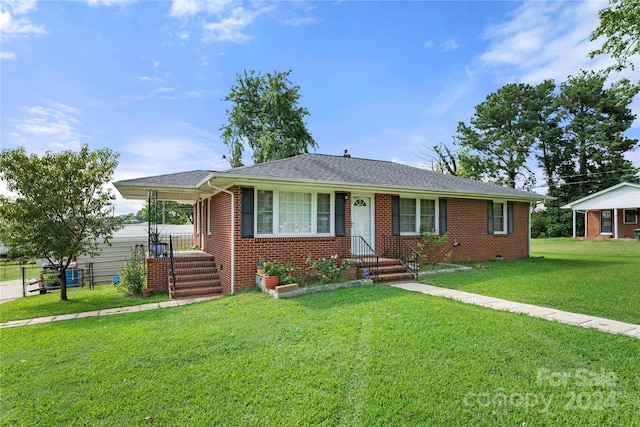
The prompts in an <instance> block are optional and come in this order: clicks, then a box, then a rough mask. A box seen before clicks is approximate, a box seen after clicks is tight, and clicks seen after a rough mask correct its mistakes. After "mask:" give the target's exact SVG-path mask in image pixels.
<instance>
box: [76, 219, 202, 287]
mask: <svg viewBox="0 0 640 427" xmlns="http://www.w3.org/2000/svg"><path fill="white" fill-rule="evenodd" d="M154 229H155V226H154ZM158 232H159V233H160V235H161V238H162V239H163V240H166V241H167V242H168V241H169V235H172V236H173V237H174V249H179V248H180V247H182V246H191V245H192V244H193V225H191V224H187V225H173V224H158ZM147 233H148V225H147V224H146V223H142V224H129V225H125V226H124V228H122V229H121V230H118V231H116V232H115V233H114V234H113V238H112V239H111V246H109V245H106V244H104V243H102V242H101V243H100V247H101V248H102V253H101V254H100V255H99V256H97V257H93V258H92V257H88V256H84V255H80V256H79V257H78V266H79V267H80V268H83V269H84V275H85V277H84V281H85V282H88V281H89V280H90V278H89V277H88V274H89V271H88V269H87V266H88V264H89V263H93V283H97V284H100V283H109V282H111V281H112V280H113V278H114V277H115V276H119V275H120V273H121V271H122V266H123V265H124V263H125V261H126V259H127V258H128V257H129V255H130V254H131V252H130V251H131V247H132V246H135V245H143V247H144V248H145V250H146V249H147V243H148V242H147ZM175 240H178V241H177V242H176V241H175Z"/></svg>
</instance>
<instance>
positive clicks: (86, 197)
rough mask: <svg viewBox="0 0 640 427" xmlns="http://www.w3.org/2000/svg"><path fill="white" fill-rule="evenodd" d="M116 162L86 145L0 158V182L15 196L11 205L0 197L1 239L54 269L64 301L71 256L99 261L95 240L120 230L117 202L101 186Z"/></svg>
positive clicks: (114, 157)
mask: <svg viewBox="0 0 640 427" xmlns="http://www.w3.org/2000/svg"><path fill="white" fill-rule="evenodd" d="M117 159H118V154H117V153H114V152H112V151H111V150H109V149H107V148H104V149H100V150H95V151H90V150H89V148H88V146H87V145H83V146H82V148H80V151H78V152H73V151H63V152H61V153H53V152H47V153H45V155H44V156H42V157H39V156H37V155H35V154H30V155H28V154H27V153H26V151H25V149H24V148H17V149H11V150H5V151H2V153H0V179H3V180H4V181H5V182H6V184H7V188H8V189H9V190H10V191H12V192H14V193H16V194H17V197H16V198H15V199H10V198H7V197H4V196H0V218H1V220H0V236H1V238H0V239H1V240H2V241H4V242H6V243H8V244H10V245H11V246H12V247H14V248H16V249H17V250H19V251H21V252H22V253H24V254H25V255H27V256H35V257H40V258H46V259H47V260H48V261H49V263H50V264H52V265H54V266H55V267H56V269H57V271H58V276H59V278H60V299H61V300H63V301H65V300H67V280H66V269H67V267H68V266H69V264H71V261H72V260H73V258H74V256H76V255H78V254H85V255H90V256H96V255H98V254H99V253H100V248H99V247H98V240H99V239H101V240H103V241H104V242H105V243H109V240H110V239H111V237H112V236H113V232H114V231H116V230H117V229H119V228H120V226H121V225H120V221H119V220H118V219H117V218H115V217H114V216H113V213H112V209H111V201H112V200H113V199H114V198H115V196H114V195H113V193H112V192H111V190H110V189H109V188H106V187H105V186H104V184H105V183H107V182H109V181H110V180H111V176H112V175H113V171H114V170H115V168H116V166H117V164H118V160H117Z"/></svg>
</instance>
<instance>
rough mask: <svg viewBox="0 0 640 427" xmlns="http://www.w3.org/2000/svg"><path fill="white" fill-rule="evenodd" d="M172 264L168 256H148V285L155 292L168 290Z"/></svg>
mask: <svg viewBox="0 0 640 427" xmlns="http://www.w3.org/2000/svg"><path fill="white" fill-rule="evenodd" d="M170 265H171V264H170V261H169V259H168V258H147V286H148V287H150V288H153V289H154V290H155V292H168V290H169V268H170Z"/></svg>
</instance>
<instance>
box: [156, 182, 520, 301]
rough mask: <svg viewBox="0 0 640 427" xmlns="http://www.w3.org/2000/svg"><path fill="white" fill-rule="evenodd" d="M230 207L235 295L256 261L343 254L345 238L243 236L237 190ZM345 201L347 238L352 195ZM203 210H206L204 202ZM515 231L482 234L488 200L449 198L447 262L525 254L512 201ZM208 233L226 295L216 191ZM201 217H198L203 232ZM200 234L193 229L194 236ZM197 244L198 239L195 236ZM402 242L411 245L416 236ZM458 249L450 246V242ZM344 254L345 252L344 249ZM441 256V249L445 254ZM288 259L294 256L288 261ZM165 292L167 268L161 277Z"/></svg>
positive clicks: (384, 223)
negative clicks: (232, 227) (449, 259)
mask: <svg viewBox="0 0 640 427" xmlns="http://www.w3.org/2000/svg"><path fill="white" fill-rule="evenodd" d="M229 190H230V191H231V192H233V194H234V206H235V228H234V234H235V242H236V244H235V291H236V292H238V291H240V290H243V289H246V288H250V287H253V286H255V271H256V262H257V260H258V258H259V257H264V258H265V260H267V261H274V260H278V261H282V262H287V261H292V262H293V264H294V265H295V266H296V267H298V268H301V267H303V266H304V259H303V257H305V256H307V255H308V254H311V256H312V257H313V258H317V257H320V256H330V255H335V254H338V255H341V256H343V255H347V253H346V252H344V251H345V249H347V248H348V247H347V246H345V239H344V238H339V237H297V238H280V237H278V238H242V234H241V227H242V223H241V220H242V206H241V201H242V197H241V196H242V194H241V193H242V189H241V188H240V187H231V188H230V189H229ZM346 197H347V199H346V201H345V228H346V235H347V236H350V234H351V194H350V193H347V196H346ZM204 205H205V206H204V209H203V212H206V201H205V203H204ZM514 211H515V232H514V234H508V235H493V234H488V233H487V201H486V200H473V199H454V198H449V199H448V205H447V212H448V214H447V222H448V234H449V242H450V246H449V248H448V250H447V251H451V260H452V261H483V260H488V259H492V258H494V257H495V256H496V255H502V256H504V257H505V258H524V257H527V256H528V233H529V228H528V227H529V226H528V219H529V204H528V203H526V202H522V203H515V206H514ZM206 214H207V215H211V234H210V235H208V234H205V235H204V238H203V241H204V245H203V246H204V247H203V248H202V249H203V250H204V251H206V252H208V253H211V254H212V255H214V256H215V258H216V262H217V264H218V269H219V272H220V279H221V281H222V286H223V289H224V292H225V293H230V292H231V196H230V195H229V194H226V193H218V194H217V195H215V196H213V197H212V200H211V211H210V212H206ZM374 219H375V222H376V224H375V249H376V251H379V252H382V251H383V249H384V236H385V235H390V234H391V195H390V194H376V195H375V211H374ZM206 221H207V219H206V217H205V218H204V219H203V225H204V228H203V229H204V230H205V231H206ZM197 231H199V230H196V232H197ZM195 239H197V241H199V235H196V236H195ZM406 240H408V241H410V242H411V243H412V244H414V245H415V243H417V241H418V237H408V238H407V239H406ZM454 241H457V242H458V243H459V245H458V246H457V247H455V248H454V247H453V242H454ZM347 250H348V249H347ZM445 252H446V251H445ZM292 255H293V258H292ZM164 286H165V289H166V268H165V276H164Z"/></svg>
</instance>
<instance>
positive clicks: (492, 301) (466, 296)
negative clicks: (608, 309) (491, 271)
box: [391, 283, 640, 338]
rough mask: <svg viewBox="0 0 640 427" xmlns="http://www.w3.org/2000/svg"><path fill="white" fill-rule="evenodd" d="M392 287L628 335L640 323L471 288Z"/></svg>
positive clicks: (638, 332)
mask: <svg viewBox="0 0 640 427" xmlns="http://www.w3.org/2000/svg"><path fill="white" fill-rule="evenodd" d="M391 286H393V287H395V288H399V289H405V290H407V291H414V292H421V293H423V294H427V295H434V296H439V297H445V298H451V299H455V300H458V301H461V302H464V303H468V304H475V305H480V306H483V307H487V308H493V309H494V310H503V311H510V312H512V313H524V314H528V315H529V316H533V317H539V318H541V319H547V320H556V321H558V322H562V323H567V324H569V325H575V326H582V327H585V328H596V329H600V330H601V331H605V332H610V333H613V334H621V335H627V336H630V337H635V338H640V325H634V324H632V323H624V322H618V321H617V320H610V319H603V318H601V317H595V316H588V315H585V314H578V313H571V312H569V311H562V310H556V309H555V308H548V307H540V306H537V305H531V304H523V303H519V302H513V301H508V300H505V299H501V298H494V297H487V296H484V295H478V294H472V293H470V292H463V291H457V290H455V289H447V288H439V287H437V286H432V285H423V284H421V283H401V284H396V285H391Z"/></svg>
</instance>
